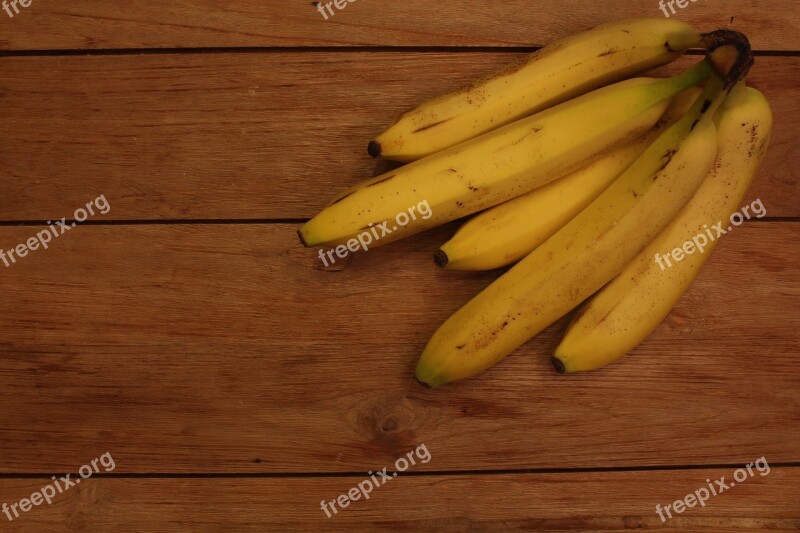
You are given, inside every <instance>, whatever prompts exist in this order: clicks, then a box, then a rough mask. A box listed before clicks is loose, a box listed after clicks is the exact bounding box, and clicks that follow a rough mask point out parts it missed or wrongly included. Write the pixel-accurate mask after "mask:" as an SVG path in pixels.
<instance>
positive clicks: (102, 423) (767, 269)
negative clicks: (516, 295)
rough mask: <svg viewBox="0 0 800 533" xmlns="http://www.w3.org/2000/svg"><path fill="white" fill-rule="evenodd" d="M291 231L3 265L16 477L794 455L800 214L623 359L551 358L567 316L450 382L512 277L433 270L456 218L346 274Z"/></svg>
mask: <svg viewBox="0 0 800 533" xmlns="http://www.w3.org/2000/svg"><path fill="white" fill-rule="evenodd" d="M297 227H298V226H296V225H284V224H263V225H261V224H258V225H255V224H254V225H249V224H248V225H238V224H232V225H207V224H201V225H196V224H193V225H145V226H142V225H122V226H86V227H78V228H75V229H73V230H70V233H67V234H65V235H63V236H61V237H59V238H58V239H57V240H55V241H54V242H53V244H52V245H51V247H50V249H49V250H47V251H44V253H42V252H43V251H36V252H33V253H32V254H31V255H29V256H27V257H25V258H22V259H21V260H20V261H19V263H17V264H15V265H13V266H12V267H10V268H6V269H4V272H2V277H0V294H3V305H2V307H0V323H2V324H3V325H4V327H3V337H2V340H0V359H2V360H3V365H2V367H0V380H2V383H3V384H4V386H3V387H2V388H0V405H3V407H4V410H6V411H7V413H8V418H7V419H6V420H5V423H6V424H7V426H6V427H4V428H1V429H2V431H3V439H2V441H0V456H2V457H4V461H3V463H2V465H0V468H2V471H3V472H8V473H11V472H15V471H21V472H40V471H62V470H67V469H69V468H71V467H73V465H76V464H77V465H80V464H83V461H84V460H85V459H84V458H85V457H87V456H91V457H95V456H96V454H98V453H102V452H105V451H110V452H111V453H112V454H113V455H114V456H115V457H116V458H117V463H118V465H119V466H118V471H120V472H135V473H148V472H182V473H186V472H198V471H203V472H218V473H225V472H273V473H286V472H293V473H300V472H328V473H333V472H343V471H344V472H349V471H354V470H364V469H368V468H370V467H371V466H373V465H374V462H375V461H388V460H393V458H395V457H397V456H398V455H400V454H402V453H404V452H405V451H406V450H408V449H409V448H411V447H413V446H416V445H417V444H419V443H421V442H424V443H426V444H427V445H428V446H429V447H430V449H431V452H432V453H434V454H435V455H436V460H435V461H432V462H431V463H429V464H428V465H426V466H425V468H426V469H432V470H437V471H445V470H446V471H453V470H460V471H463V470H468V471H469V470H494V469H525V468H575V467H584V468H588V467H597V466H602V467H611V466H615V467H621V466H628V467H630V466H652V465H690V464H698V465H702V464H736V463H740V462H742V461H746V460H748V458H749V457H751V456H754V455H755V456H756V457H759V456H761V455H766V457H767V458H768V459H769V460H772V461H774V462H783V463H785V462H800V447H798V446H795V445H790V443H791V442H792V440H793V438H794V437H796V435H797V425H796V422H797V420H798V419H800V401H798V397H797V391H798V389H799V388H800V374H798V372H797V370H796V369H797V352H796V351H797V348H798V347H800V312H798V311H800V278H799V277H798V276H797V268H798V267H797V265H798V264H799V263H800V247H798V246H796V242H797V240H798V238H800V224H798V223H795V222H792V223H789V222H783V223H774V222H758V223H750V224H746V225H745V226H742V227H739V228H736V229H735V230H734V232H732V233H731V234H730V235H728V236H726V237H725V238H726V240H725V242H723V243H721V244H720V250H719V252H718V254H717V256H716V257H714V259H713V260H712V261H711V263H710V265H708V268H707V269H706V270H705V271H704V272H703V274H702V276H701V278H700V279H699V280H698V281H697V283H696V284H695V286H694V287H693V288H692V290H691V292H690V293H689V294H687V295H686V297H685V298H684V299H683V301H682V302H681V305H680V306H679V307H678V308H677V309H676V310H675V312H674V313H673V314H672V315H671V316H670V317H669V318H668V319H667V320H666V321H665V322H664V323H663V324H662V325H661V326H660V327H659V329H658V330H657V331H656V332H655V333H654V335H653V336H652V338H651V339H649V340H648V341H647V342H645V343H644V344H642V345H641V346H640V347H639V348H638V349H637V350H636V351H635V352H634V353H633V354H632V355H630V356H629V357H628V358H627V359H625V360H624V364H618V365H615V366H613V367H610V368H608V369H606V370H603V371H600V372H596V373H592V374H586V375H576V376H567V377H564V376H559V375H557V374H556V373H555V372H554V371H553V369H552V367H551V366H550V364H549V362H548V357H549V355H550V354H551V353H552V350H553V348H554V347H555V344H556V343H557V341H558V335H559V332H560V331H561V330H562V329H563V323H562V324H558V325H556V326H554V327H552V328H550V329H549V330H547V331H546V332H545V333H543V334H542V335H541V336H540V337H538V338H537V339H535V340H534V341H532V342H530V343H528V345H526V347H525V348H523V349H521V350H519V351H518V352H517V353H516V354H514V355H513V356H511V357H509V358H508V359H507V360H506V361H504V362H503V363H501V364H499V365H498V366H496V367H495V368H493V369H492V370H490V371H489V372H486V373H485V374H483V375H481V376H479V377H477V378H474V379H472V380H469V381H467V382H463V383H459V384H455V385H453V386H450V387H445V388H443V389H441V390H433V391H432V390H427V389H423V388H422V387H420V386H419V385H417V384H416V383H415V382H414V381H413V380H412V373H413V367H414V364H415V363H416V360H417V358H418V356H419V354H420V353H421V350H422V348H423V346H424V345H425V343H426V342H427V340H428V338H429V337H430V335H431V334H432V333H433V331H434V330H435V328H436V327H437V326H438V325H439V324H441V323H442V322H443V321H444V320H445V319H446V318H447V317H448V316H449V315H450V314H451V313H452V312H454V311H455V310H456V309H457V308H458V307H459V306H460V305H461V304H463V303H464V302H466V301H467V300H468V299H469V298H470V297H471V295H473V294H475V293H477V292H478V291H479V290H480V289H481V288H482V287H483V286H485V285H486V284H487V283H488V282H489V281H490V280H491V279H492V278H493V277H494V276H495V274H483V275H477V276H476V275H469V274H453V273H449V272H444V271H440V270H437V268H436V267H435V266H434V265H433V261H432V252H433V251H434V250H435V247H436V245H437V243H440V242H442V241H443V240H444V239H445V238H446V235H447V234H448V230H452V226H451V227H448V228H442V230H438V231H435V232H431V233H429V234H427V235H423V236H419V237H417V238H412V239H408V240H406V241H402V242H399V243H396V244H393V245H389V246H387V247H384V248H378V249H375V250H372V251H370V252H368V253H366V254H363V255H362V256H358V257H354V258H353V260H352V262H351V263H350V264H349V265H347V267H346V268H344V269H343V270H340V271H336V272H329V271H325V270H323V269H322V268H321V265H320V264H319V263H318V261H319V260H318V258H316V255H315V254H314V251H306V250H304V249H302V248H300V246H299V245H298V244H297V242H296V235H295V231H296V230H297ZM38 229H39V228H36V227H20V228H10V227H6V228H1V229H0V248H3V249H9V248H11V247H12V246H14V245H15V244H16V243H20V242H24V240H25V239H27V237H29V236H31V235H33V234H34V233H35V232H36V231H38ZM745 288H746V290H745ZM55 421H57V422H55ZM54 423H55V425H54V426H53V424H54ZM48 427H50V428H51V430H49V431H43V429H45V428H48ZM59 428H60V429H59ZM31 442H36V446H28V443H31ZM795 442H796V440H795ZM101 450H102V451H101ZM93 454H94V455H93Z"/></svg>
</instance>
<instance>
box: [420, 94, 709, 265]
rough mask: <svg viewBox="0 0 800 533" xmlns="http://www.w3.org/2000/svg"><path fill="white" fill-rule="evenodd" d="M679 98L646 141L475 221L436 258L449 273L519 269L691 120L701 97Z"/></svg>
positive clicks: (604, 156) (599, 159) (603, 157)
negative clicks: (652, 147)
mask: <svg viewBox="0 0 800 533" xmlns="http://www.w3.org/2000/svg"><path fill="white" fill-rule="evenodd" d="M700 91H701V88H700V87H693V88H691V89H689V90H687V91H685V92H683V93H681V94H680V95H678V96H676V97H675V99H674V100H673V102H672V104H671V105H670V108H669V109H667V112H666V113H665V114H664V117H663V118H662V119H661V120H660V121H659V124H660V127H657V128H655V129H654V130H653V131H652V132H650V133H648V134H647V135H646V136H644V137H642V138H641V139H638V140H636V141H635V142H633V143H631V144H627V145H623V146H620V147H617V148H614V149H612V150H610V151H607V152H606V153H603V154H600V155H599V156H597V157H596V158H595V159H594V160H593V161H592V162H591V163H589V165H587V166H585V167H583V168H581V169H579V170H577V171H575V172H573V173H572V174H570V175H568V176H565V177H563V178H560V179H558V180H556V181H554V182H552V183H549V184H547V185H545V186H544V187H541V188H539V189H535V190H533V191H531V192H529V193H526V194H523V195H521V196H518V197H516V198H514V199H512V200H509V201H507V202H505V203H502V204H500V205H498V206H495V207H493V208H491V209H487V210H486V211H484V212H482V213H479V214H477V215H475V217H473V218H472V219H470V220H469V221H467V222H466V223H465V224H464V225H463V226H461V228H459V229H458V231H457V232H456V233H455V235H453V238H451V239H450V240H449V241H447V242H446V243H444V244H443V245H442V246H441V247H440V248H439V250H437V252H436V254H435V255H434V260H435V261H436V264H437V265H438V266H440V267H443V268H447V269H448V270H491V269H494V268H500V267H503V266H506V265H510V264H512V263H516V262H517V261H519V260H520V259H522V258H523V257H525V256H526V255H528V254H529V253H531V251H533V250H534V249H535V248H536V247H537V246H539V245H540V244H542V243H543V242H544V241H546V240H547V239H548V238H549V237H550V236H551V235H553V234H554V233H555V232H556V231H558V230H559V229H561V228H562V227H563V226H564V224H566V223H567V222H569V221H570V219H572V218H573V217H574V216H575V215H577V214H578V213H579V212H580V211H581V210H582V209H583V208H584V207H586V206H587V205H589V203H591V201H592V200H594V199H595V198H597V196H599V195H600V193H601V192H603V191H604V190H605V189H606V187H608V185H609V184H610V183H611V182H612V181H614V179H616V178H617V177H619V175H620V174H622V172H623V171H624V170H625V169H626V168H628V167H629V166H630V165H631V163H633V162H634V161H635V160H636V158H637V157H639V155H641V154H642V152H644V150H645V148H647V146H648V145H649V144H650V143H651V142H652V141H653V139H654V138H655V137H656V136H657V135H658V134H659V133H660V132H661V131H663V128H665V127H666V126H667V125H671V124H672V123H673V122H675V121H676V120H678V119H680V117H682V116H683V115H685V114H686V113H687V112H688V111H689V108H690V107H691V105H692V103H693V102H694V101H695V100H696V99H697V96H698V95H699V94H700Z"/></svg>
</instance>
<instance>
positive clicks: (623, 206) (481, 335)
mask: <svg viewBox="0 0 800 533" xmlns="http://www.w3.org/2000/svg"><path fill="white" fill-rule="evenodd" d="M706 61H709V60H706ZM725 81H726V80H724V79H723V78H722V77H721V76H719V75H717V74H715V75H713V76H711V78H710V79H709V81H708V83H707V84H706V86H705V88H704V90H703V94H701V96H700V98H699V99H698V101H697V102H696V103H695V104H694V105H693V106H692V109H691V110H690V112H689V113H688V114H687V115H686V116H685V117H683V118H682V119H681V120H680V121H678V122H677V123H676V124H675V125H673V126H672V127H670V128H669V129H667V130H666V131H665V132H664V133H662V134H661V135H660V136H659V137H658V139H656V140H655V141H654V142H653V144H651V145H650V146H649V147H648V148H647V150H645V152H644V153H643V154H642V155H641V156H640V157H639V158H638V159H637V160H636V161H635V162H634V163H633V164H632V165H631V166H630V167H628V169H627V170H625V172H623V173H622V175H621V176H620V177H619V178H618V179H617V180H615V181H614V183H612V184H611V185H610V186H609V187H608V188H607V189H606V190H605V191H604V192H603V193H602V194H601V195H600V196H598V197H597V198H596V199H595V200H594V201H593V202H592V203H591V204H589V205H588V206H587V207H586V208H585V209H584V210H583V211H581V212H580V213H579V214H578V215H577V216H576V217H575V218H573V219H572V220H571V221H570V222H569V223H568V224H567V225H566V226H564V227H563V228H561V230H559V231H558V232H557V233H556V234H555V235H553V236H552V237H550V238H549V239H548V240H547V241H545V242H544V243H543V244H542V245H541V246H539V247H538V248H537V249H536V250H534V251H533V252H531V253H530V255H528V256H527V257H526V258H525V259H523V260H522V261H520V262H519V263H517V265H516V266H514V267H513V268H511V270H509V271H508V272H506V273H505V274H504V275H502V276H501V277H499V278H498V279H497V280H495V281H494V282H493V283H492V284H491V285H489V286H488V287H487V288H486V289H484V290H483V291H482V292H481V293H479V294H478V295H477V296H475V297H474V298H473V299H472V300H470V301H469V302H468V303H467V304H466V305H464V306H463V307H462V308H461V309H459V310H458V311H457V312H456V313H455V314H454V315H452V316H451V317H450V318H449V319H448V320H447V321H445V323H444V324H443V325H442V326H441V327H440V328H439V329H438V330H437V331H436V332H435V333H434V335H433V337H432V338H431V339H430V341H429V342H428V344H427V346H426V347H425V349H424V351H423V353H422V356H421V358H420V360H419V362H418V364H417V368H416V378H417V380H418V381H419V382H420V383H422V384H424V385H427V386H430V387H436V386H439V385H443V384H445V383H449V382H452V381H455V380H459V379H464V378H467V377H470V376H473V375H475V374H477V373H479V372H482V371H483V370H486V369H487V368H489V367H490V366H492V365H493V364H495V363H497V362H498V361H500V360H501V359H502V358H504V357H505V356H507V355H508V354H509V353H511V352H512V351H514V350H515V349H516V348H518V347H519V346H521V345H522V344H523V343H525V342H526V341H527V340H528V339H530V338H531V337H533V336H534V335H536V334H538V333H539V332H540V331H542V330H543V329H544V328H546V327H547V326H549V325H550V324H552V323H553V322H555V321H556V320H558V319H559V318H560V317H562V316H564V315H565V314H566V313H568V312H569V311H570V310H572V309H574V308H575V307H576V306H577V305H578V304H580V303H581V302H582V301H583V300H584V299H586V298H587V297H589V296H591V295H592V294H593V293H594V292H596V291H597V290H598V289H600V288H601V287H602V286H603V285H605V284H606V283H608V281H610V280H611V279H612V278H613V277H614V276H615V275H616V274H617V273H618V272H620V271H621V270H622V269H623V268H624V267H625V265H626V264H627V263H628V262H630V261H631V260H632V259H633V258H634V257H635V256H636V255H637V254H638V253H639V252H640V251H641V250H642V249H643V248H644V247H645V246H646V245H647V243H648V242H650V241H651V240H652V239H653V238H655V236H656V235H658V233H659V232H660V231H661V230H662V229H664V227H666V226H667V224H668V223H669V222H670V221H671V220H672V219H673V218H674V217H675V215H676V213H677V212H678V211H679V210H680V208H681V207H682V206H683V205H684V204H685V203H686V202H687V201H688V200H689V198H691V196H692V195H693V194H694V192H695V191H696V190H697V189H698V187H699V186H700V184H701V182H702V181H703V179H704V178H705V177H706V175H707V174H708V172H709V170H710V169H711V165H712V163H713V161H714V157H715V155H716V150H717V136H716V128H715V126H714V121H713V115H714V112H715V111H716V108H717V107H718V106H719V103H720V102H721V100H722V99H723V98H724V95H725V93H726V91H725V90H724V88H723V87H724V86H725Z"/></svg>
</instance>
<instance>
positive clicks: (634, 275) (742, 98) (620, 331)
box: [552, 84, 772, 373]
mask: <svg viewBox="0 0 800 533" xmlns="http://www.w3.org/2000/svg"><path fill="white" fill-rule="evenodd" d="M771 128H772V111H771V110H770V107H769V104H768V103H767V101H766V99H765V98H764V96H763V95H762V94H761V93H760V92H758V91H757V90H756V89H752V88H745V87H744V86H743V84H740V86H738V87H737V88H736V89H734V91H733V92H731V95H730V96H729V97H728V99H727V100H726V101H725V104H724V106H723V108H722V110H721V113H720V116H719V118H718V137H719V149H718V153H717V159H716V161H715V164H714V167H713V169H712V171H711V173H710V174H709V175H708V178H706V180H705V181H704V182H703V184H702V186H701V187H700V189H699V190H698V191H697V193H696V194H695V195H694V196H693V197H692V199H691V200H690V201H689V203H688V204H687V205H686V207H684V208H683V209H682V210H681V212H680V214H679V215H678V217H677V218H676V219H675V220H674V221H673V222H672V223H671V224H670V225H669V226H668V227H667V229H665V230H664V231H663V232H662V233H661V234H660V235H659V236H658V237H657V238H656V239H655V240H654V241H653V242H652V243H650V245H648V246H647V248H645V249H644V250H643V251H642V252H641V253H640V254H639V255H638V256H636V258H635V259H634V260H633V261H632V262H631V263H630V264H629V265H628V266H627V267H625V269H624V270H623V271H622V272H621V273H620V274H619V276H617V277H616V278H615V279H614V280H613V281H611V282H610V283H609V284H608V285H606V286H605V287H603V289H601V290H600V292H598V293H597V294H595V295H594V296H593V297H592V299H591V300H589V301H588V302H587V303H586V304H584V306H583V307H582V308H581V309H580V310H579V311H578V312H577V314H576V316H575V318H573V320H572V322H571V324H570V325H569V328H568V330H567V332H566V334H565V335H564V338H563V340H562V341H561V343H560V344H559V345H558V348H556V351H555V356H554V357H553V360H552V361H553V365H554V366H555V368H556V370H558V371H559V372H561V373H564V372H579V371H585V370H593V369H596V368H601V367H604V366H606V365H609V364H611V363H613V362H614V361H616V360H618V359H619V358H621V357H622V356H623V355H625V354H626V353H628V352H629V351H630V350H632V349H633V348H634V347H635V346H636V345H637V344H639V343H640V342H641V341H643V340H644V339H645V338H646V337H647V336H648V335H650V333H652V331H653V330H654V329H655V328H656V326H658V324H660V323H661V321H662V320H664V318H666V316H667V315H668V314H669V312H670V311H671V310H672V308H673V307H675V305H676V304H677V303H678V300H679V299H680V298H681V296H682V295H683V294H684V293H685V292H686V290H687V289H688V288H689V286H690V285H691V283H692V281H693V280H694V279H695V277H696V276H697V274H698V273H699V272H700V269H701V268H702V266H703V264H705V262H706V261H707V260H708V258H709V256H710V255H711V252H712V251H713V250H714V248H715V247H716V244H717V242H718V241H717V240H713V239H709V238H708V237H706V228H707V227H710V226H711V225H712V224H715V223H718V222H719V221H722V222H725V224H727V223H728V222H727V221H728V220H730V217H731V215H732V214H733V213H734V212H736V210H737V209H738V208H739V207H740V205H741V202H742V199H743V198H744V195H745V192H746V191H747V189H748V187H749V186H750V184H751V183H752V181H753V179H754V177H755V176H756V174H757V173H758V167H759V165H760V164H761V161H762V159H763V158H764V154H765V152H766V149H767V145H768V144H769V138H770V131H771ZM693 239H694V240H693ZM684 243H691V246H689V245H687V246H686V247H685V248H686V249H688V250H693V253H692V254H690V255H689V253H688V252H687V255H686V256H685V257H684V258H683V259H682V260H681V261H680V262H675V263H672V262H670V264H671V265H672V266H671V267H667V266H666V265H665V264H664V261H663V260H661V261H660V262H661V265H663V266H660V265H659V259H660V258H661V254H664V253H667V252H669V251H671V250H673V249H675V248H680V247H682V246H684ZM701 250H704V251H701Z"/></svg>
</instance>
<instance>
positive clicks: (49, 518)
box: [0, 456, 800, 533]
mask: <svg viewBox="0 0 800 533" xmlns="http://www.w3.org/2000/svg"><path fill="white" fill-rule="evenodd" d="M754 459H755V458H754ZM432 460H435V456H433V458H432ZM750 462H752V461H750ZM737 468H738V467H737ZM734 470H735V468H731V469H698V470H679V471H662V472H658V471H655V472H592V473H561V474H505V475H463V476H453V475H430V476H415V475H414V474H413V473H410V471H408V472H406V473H404V474H400V475H399V476H398V477H396V478H394V479H392V480H390V481H387V482H386V484H385V485H382V486H380V487H377V488H375V489H374V490H373V491H372V492H371V493H370V494H369V495H370V498H369V499H368V500H365V499H363V498H361V499H359V500H357V501H354V502H352V503H350V504H348V507H347V508H345V509H342V510H340V511H339V512H337V514H335V515H333V513H331V514H332V516H331V518H327V516H326V515H325V513H324V512H323V511H322V509H321V506H320V502H321V501H322V500H325V501H331V500H333V499H334V498H336V497H338V496H339V495H341V494H344V493H346V492H347V491H348V490H350V489H351V488H353V487H355V486H357V485H358V483H361V482H363V481H364V479H368V476H367V475H366V472H364V473H363V474H360V475H350V476H342V477H336V478H329V477H328V478H320V477H307V478H300V479H298V478H292V479H275V478H268V479H264V478H241V479H234V480H232V479H226V478H210V479H208V478H201V477H200V478H168V479H152V478H89V479H87V480H85V481H83V482H82V483H81V484H80V485H78V486H77V487H75V488H72V489H70V491H68V492H66V493H64V494H62V495H60V496H57V497H56V499H55V500H54V503H53V505H52V506H50V507H35V508H33V510H31V511H29V512H28V513H26V514H23V515H22V516H20V518H17V519H15V520H14V521H13V522H10V523H9V522H6V523H5V524H4V528H3V530H4V531H19V532H28V531H31V529H30V528H35V529H36V530H41V531H57V530H60V528H63V527H64V524H67V525H68V527H69V528H70V529H71V530H73V531H136V532H143V533H144V532H159V533H160V532H163V531H258V532H261V531H285V532H290V531H291V532H306V531H386V532H406V531H444V532H467V531H489V532H498V533H508V532H511V531H532V530H548V531H562V532H578V531H603V532H614V531H624V530H629V529H637V530H656V529H661V528H667V527H668V528H672V529H671V531H681V532H683V533H692V532H701V531H702V532H709V531H713V532H714V533H726V532H732V531H741V530H743V529H755V530H770V531H797V530H798V529H799V528H800V519H798V516H797V511H796V508H795V505H796V503H797V499H796V493H795V492H794V491H795V490H796V488H797V486H798V484H800V469H797V468H778V467H774V466H771V467H770V469H769V473H768V474H767V475H765V476H762V475H761V474H759V473H758V471H757V470H755V469H754V470H753V472H754V477H752V478H747V480H746V481H744V482H742V483H741V484H737V485H736V486H734V487H732V488H731V489H730V490H728V491H725V492H723V493H721V494H719V495H717V496H712V497H710V498H709V499H708V500H707V501H706V502H705V506H699V505H695V507H692V508H687V509H685V510H684V511H683V512H682V513H681V514H675V513H673V514H672V516H673V518H671V519H667V520H666V524H662V520H661V518H659V516H658V514H657V513H656V505H657V504H660V505H661V506H662V508H663V507H664V506H665V505H667V504H670V503H673V502H674V501H675V500H677V499H681V498H684V497H685V496H686V495H687V494H689V493H693V492H694V491H696V490H698V489H700V488H702V487H706V486H707V484H706V479H710V480H712V482H713V480H717V479H721V478H722V477H725V479H724V480H723V481H724V482H725V483H726V484H727V483H728V482H729V481H730V480H731V477H732V475H733V472H734ZM764 471H766V470H764ZM49 482H50V479H49V478H46V477H43V478H30V479H20V480H8V479H0V493H2V494H4V495H8V496H9V497H10V498H12V499H13V501H18V500H19V499H22V498H28V497H30V495H31V494H32V493H33V492H35V491H38V490H40V489H41V488H42V487H43V486H45V485H47V484H48V483H49ZM715 486H716V485H715ZM365 490H368V489H367V488H366V486H365ZM431 502H440V503H439V504H438V505H432V504H431ZM690 503H691V502H690ZM662 514H664V517H665V518H667V515H666V513H664V512H663V511H662ZM12 516H13V515H12ZM0 518H3V516H2V515H0Z"/></svg>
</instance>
